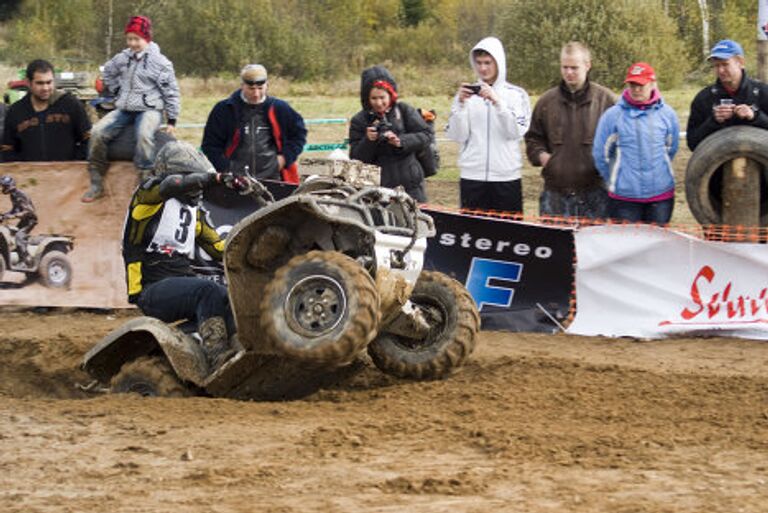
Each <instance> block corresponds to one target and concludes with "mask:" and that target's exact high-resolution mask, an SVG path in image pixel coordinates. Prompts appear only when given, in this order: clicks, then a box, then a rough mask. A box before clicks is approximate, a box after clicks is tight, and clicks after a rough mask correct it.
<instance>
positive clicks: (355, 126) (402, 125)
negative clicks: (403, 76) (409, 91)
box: [349, 66, 431, 203]
mask: <svg viewBox="0 0 768 513" xmlns="http://www.w3.org/2000/svg"><path fill="white" fill-rule="evenodd" d="M360 103H361V104H362V106H363V109H362V110H361V111H360V112H358V113H357V114H355V116H354V117H353V118H352V121H351V122H350V126H349V146H350V157H352V158H353V159H357V160H361V161H363V162H365V163H367V164H374V165H377V166H379V167H381V185H383V186H384V187H392V188H394V187H397V186H398V185H400V186H402V187H403V188H404V189H405V192H407V193H408V194H409V195H410V196H411V197H412V198H414V199H415V200H416V201H419V202H422V203H423V202H426V201H427V194H426V190H425V187H424V170H423V169H422V167H421V164H420V163H419V161H418V159H417V158H416V155H417V153H419V152H420V151H422V150H423V149H425V148H427V146H428V145H429V143H430V137H431V135H430V131H429V126H428V125H427V123H426V122H425V121H424V118H423V117H422V115H421V114H419V112H418V111H417V110H416V109H415V108H414V107H411V106H410V105H408V104H407V103H403V102H401V101H400V100H399V98H398V94H397V82H395V79H394V77H393V76H392V75H391V74H390V73H389V71H388V70H387V69H386V68H384V67H381V66H373V67H371V68H368V69H366V70H364V71H363V73H362V77H361V85H360Z"/></svg>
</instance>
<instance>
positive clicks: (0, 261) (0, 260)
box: [0, 254, 5, 280]
mask: <svg viewBox="0 0 768 513" xmlns="http://www.w3.org/2000/svg"><path fill="white" fill-rule="evenodd" d="M4 274H5V257H4V256H3V255H1V254H0V280H2V279H3V275H4Z"/></svg>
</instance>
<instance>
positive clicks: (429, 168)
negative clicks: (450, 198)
mask: <svg viewBox="0 0 768 513" xmlns="http://www.w3.org/2000/svg"><path fill="white" fill-rule="evenodd" d="M418 111H419V114H421V117H422V118H424V122H425V123H426V124H427V126H428V127H429V144H428V145H427V147H426V148H424V149H423V150H421V151H420V152H418V153H417V154H416V160H418V161H419V164H421V169H422V170H423V171H424V178H429V177H430V176H435V175H436V174H437V170H438V169H440V150H439V148H438V147H437V138H436V137H435V119H437V113H436V112H435V111H434V109H433V110H426V109H418Z"/></svg>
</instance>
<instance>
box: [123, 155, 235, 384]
mask: <svg viewBox="0 0 768 513" xmlns="http://www.w3.org/2000/svg"><path fill="white" fill-rule="evenodd" d="M225 178H227V177H225V176H223V175H221V174H219V173H216V172H214V170H213V166H212V165H211V163H210V162H208V160H207V159H206V158H205V157H204V156H203V155H202V154H200V152H198V151H197V150H196V149H195V148H194V147H192V146H191V145H190V144H188V143H185V142H182V141H173V142H169V143H167V144H166V145H165V146H163V148H162V149H161V150H160V151H159V152H158V155H157V159H156V162H155V168H154V171H153V172H152V176H150V177H149V178H147V179H146V180H144V181H143V182H142V184H141V185H140V186H139V188H138V189H137V190H136V192H135V193H134V194H133V197H132V198H131V202H130V206H129V211H128V216H127V217H126V219H127V221H126V224H125V228H124V233H123V259H124V260H125V265H126V273H125V274H126V279H127V283H128V301H129V302H131V303H134V304H136V305H137V306H138V307H139V308H140V309H141V311H142V312H144V314H146V315H149V316H152V317H156V318H158V319H160V320H161V321H164V322H175V321H178V320H182V319H189V320H192V321H194V322H196V323H197V326H198V331H199V333H200V336H201V337H202V347H203V350H204V352H205V354H206V357H207V358H208V361H209V366H210V368H211V371H213V370H215V369H216V368H217V367H218V366H219V365H221V364H222V363H223V362H224V361H226V360H227V359H228V358H229V357H231V356H232V355H233V354H234V349H233V347H232V344H231V342H230V337H231V336H232V335H234V333H235V322H234V318H233V315H232V310H231V309H230V306H229V295H228V293H227V289H226V287H224V286H223V285H221V284H219V283H216V282H214V281H211V280H207V279H204V278H200V277H197V276H196V275H195V273H194V272H193V270H192V267H191V263H192V256H193V255H194V252H195V245H196V244H197V245H199V246H200V247H201V248H202V249H204V250H205V252H206V253H207V254H208V255H210V256H211V257H212V258H215V259H217V260H221V257H222V251H223V249H224V241H222V240H221V239H220V238H219V235H218V233H217V232H216V230H215V228H213V227H212V226H211V225H210V224H209V222H208V220H207V215H206V212H205V211H204V210H203V207H202V205H201V204H200V199H201V197H202V192H203V190H204V189H206V188H208V187H210V186H212V185H213V184H216V183H225V184H228V185H230V186H234V187H237V186H238V185H239V183H240V182H237V181H232V180H225Z"/></svg>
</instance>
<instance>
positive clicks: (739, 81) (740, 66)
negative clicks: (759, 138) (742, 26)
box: [687, 39, 768, 151]
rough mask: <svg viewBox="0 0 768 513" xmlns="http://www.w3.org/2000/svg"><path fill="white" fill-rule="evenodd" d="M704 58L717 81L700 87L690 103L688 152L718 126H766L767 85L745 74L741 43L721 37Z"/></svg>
mask: <svg viewBox="0 0 768 513" xmlns="http://www.w3.org/2000/svg"><path fill="white" fill-rule="evenodd" d="M708 60H709V62H710V63H712V67H713V68H714V70H715V74H716V75H717V81H715V83H714V84H713V85H711V86H707V87H705V88H704V89H702V90H701V91H700V92H699V94H697V95H696V98H694V99H693V102H692V103H691V115H690V117H689V118H688V136H687V138H688V147H689V148H690V149H691V151H693V150H695V149H696V146H698V145H699V143H701V141H703V140H704V139H705V138H706V137H707V136H708V135H710V134H712V133H713V132H716V131H718V130H720V129H721V128H726V127H729V126H735V125H747V126H754V127H758V128H765V129H768V85H766V84H763V83H762V82H759V81H757V80H755V79H753V78H750V77H748V76H747V72H746V71H745V70H744V50H743V49H742V48H741V45H740V44H739V43H737V42H736V41H731V40H730V39H724V40H723V41H720V42H719V43H717V44H716V45H715V46H713V47H712V51H710V52H709V59H708Z"/></svg>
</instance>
